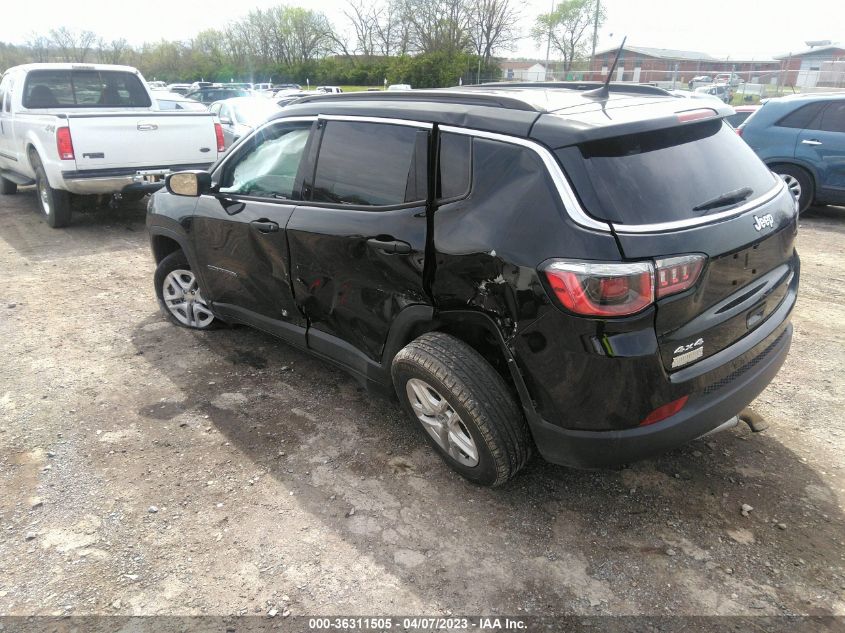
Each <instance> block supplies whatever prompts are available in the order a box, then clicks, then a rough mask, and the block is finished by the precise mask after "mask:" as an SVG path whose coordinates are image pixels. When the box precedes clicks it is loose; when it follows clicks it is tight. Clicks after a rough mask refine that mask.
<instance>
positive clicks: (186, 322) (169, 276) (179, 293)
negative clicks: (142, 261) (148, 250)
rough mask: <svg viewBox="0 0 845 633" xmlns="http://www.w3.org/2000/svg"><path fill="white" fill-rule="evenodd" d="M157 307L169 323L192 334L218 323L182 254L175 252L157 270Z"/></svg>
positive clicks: (163, 260) (162, 261)
mask: <svg viewBox="0 0 845 633" xmlns="http://www.w3.org/2000/svg"><path fill="white" fill-rule="evenodd" d="M155 289H156V296H157V297H158V305H159V308H161V311H162V312H163V313H164V316H166V317H167V318H168V319H169V320H170V322H171V323H173V324H175V325H179V326H181V327H186V328H190V329H193V330H208V329H210V328H212V327H215V326H216V325H217V323H218V320H217V319H216V318H215V316H214V313H213V312H212V311H211V309H210V308H209V307H208V304H207V303H206V301H205V299H204V298H203V296H202V293H201V292H200V287H199V283H198V281H197V278H196V275H194V273H193V271H192V270H191V266H190V264H189V263H188V259H187V258H186V257H185V254H184V253H183V252H182V251H175V252H173V253H171V254H170V255H168V256H167V257H165V258H164V259H162V260H161V262H160V263H159V265H158V266H157V267H156V272H155Z"/></svg>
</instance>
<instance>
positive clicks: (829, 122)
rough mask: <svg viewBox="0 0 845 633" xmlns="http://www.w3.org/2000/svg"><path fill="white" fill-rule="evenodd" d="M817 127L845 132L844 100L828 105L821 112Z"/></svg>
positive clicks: (826, 130) (829, 130) (828, 130)
mask: <svg viewBox="0 0 845 633" xmlns="http://www.w3.org/2000/svg"><path fill="white" fill-rule="evenodd" d="M817 129H819V130H823V131H825V132H845V101H843V102H841V103H831V104H830V105H828V106H827V108H826V109H825V111H824V112H823V113H822V118H821V121H820V122H819V125H818V126H817Z"/></svg>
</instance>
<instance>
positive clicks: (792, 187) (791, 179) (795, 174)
mask: <svg viewBox="0 0 845 633" xmlns="http://www.w3.org/2000/svg"><path fill="white" fill-rule="evenodd" d="M772 171H773V172H775V173H776V174H777V175H778V176H780V177H781V178H782V179H783V181H784V182H785V183H786V186H787V187H789V191H790V193H791V194H792V195H793V197H795V198H797V199H798V213H803V212H804V211H805V210H806V209H807V207H809V206H810V205H811V204H812V203H813V198H815V196H816V192H815V186H814V184H813V178H812V177H811V176H810V174H809V173H807V171H805V170H804V169H801V168H800V167H796V166H794V165H774V166H773V167H772Z"/></svg>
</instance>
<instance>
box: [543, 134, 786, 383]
mask: <svg viewBox="0 0 845 633" xmlns="http://www.w3.org/2000/svg"><path fill="white" fill-rule="evenodd" d="M558 154H559V155H560V156H562V157H563V159H564V164H567V165H570V166H571V168H570V170H569V171H570V176H571V177H573V180H574V182H575V184H576V188H577V189H578V192H579V194H580V196H581V198H582V200H583V201H584V203H585V205H586V206H587V208H588V211H589V212H590V213H591V214H593V215H594V216H596V217H598V218H601V219H603V220H606V221H609V222H610V223H611V225H612V227H613V229H614V232H615V233H616V236H617V239H618V241H619V244H620V246H621V248H622V252H623V255H624V257H625V258H626V259H630V260H642V259H651V260H653V261H656V262H660V261H661V260H664V259H668V258H672V257H677V256H683V255H699V254H700V255H704V256H705V257H706V259H705V260H704V264H703V269H702V271H701V273H700V277H699V278H698V282H697V283H696V284H695V285H694V286H692V287H691V288H690V289H689V290H686V291H684V292H681V293H679V294H673V295H670V296H666V297H665V298H662V299H661V298H660V297H659V296H658V299H657V311H656V318H655V328H656V331H657V335H658V341H659V344H660V349H661V354H662V357H663V361H664V365H665V367H666V369H667V370H669V371H672V370H675V369H679V368H681V367H684V366H687V365H689V364H691V363H694V362H697V361H698V360H701V359H703V358H707V357H708V356H712V355H713V354H715V353H717V352H719V351H721V350H723V349H725V348H726V347H728V346H730V345H731V344H732V343H734V342H735V341H737V340H739V339H740V338H742V337H743V336H745V335H746V334H748V333H749V332H751V331H752V330H755V329H756V328H758V327H761V326H763V324H764V323H766V322H767V320H768V318H769V317H770V316H771V315H772V314H773V313H774V312H775V311H776V310H777V308H778V306H779V305H780V304H781V302H782V301H783V300H784V298H785V297H786V295H787V293H788V292H789V288H790V285H791V284H792V283H793V281H796V282H797V280H794V274H795V272H796V271H797V266H798V261H797V257H796V256H795V250H794V240H795V233H796V228H797V224H796V211H795V202H794V199H793V198H792V197H791V196H790V194H789V193H788V192H787V191H786V189H785V187H784V186H783V183H782V182H781V181H780V179H779V178H777V177H776V176H774V174H772V173H771V172H770V171H769V170H768V168H766V166H765V165H764V164H763V163H762V162H761V161H760V160H759V159H758V158H757V156H756V155H755V154H754V153H753V151H752V150H751V149H750V148H749V147H748V146H747V145H746V144H745V143H744V142H742V140H741V139H740V138H739V137H738V136H737V135H736V133H735V132H734V131H733V130H732V129H731V128H730V127H729V126H727V124H723V123H722V121H721V120H719V119H716V120H710V121H703V122H697V123H691V124H687V125H681V126H677V127H674V128H668V129H665V130H658V131H655V132H648V133H644V134H632V135H627V136H621V137H616V138H611V139H606V140H602V141H595V142H591V143H586V144H584V145H582V146H580V147H571V148H565V149H564V150H559V151H558ZM689 270H690V269H689V268H688V269H686V270H684V269H681V268H679V269H676V271H675V272H676V274H677V275H679V276H682V275H684V274H687V273H688V272H689ZM658 277H659V275H658ZM661 283H666V284H667V285H672V284H673V280H672V279H660V278H658V283H657V291H658V293H659V291H660V288H661Z"/></svg>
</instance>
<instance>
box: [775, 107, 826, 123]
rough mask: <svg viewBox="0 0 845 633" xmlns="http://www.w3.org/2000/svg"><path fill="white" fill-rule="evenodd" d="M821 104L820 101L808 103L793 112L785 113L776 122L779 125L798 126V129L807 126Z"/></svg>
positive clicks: (818, 110) (817, 112) (819, 110)
mask: <svg viewBox="0 0 845 633" xmlns="http://www.w3.org/2000/svg"><path fill="white" fill-rule="evenodd" d="M823 106H824V103H822V102H820V101H819V102H816V103H808V104H807V105H805V106H801V107H800V108H798V109H797V110H796V111H795V112H790V113H789V114H787V115H786V116H785V117H783V118H782V119H781V120H780V121H778V122H777V125H779V126H780V127H792V128H798V129H799V130H803V129H804V128H808V127H810V124H811V123H812V122H813V121H814V120H815V118H816V117H817V116H818V114H819V112H821V109H822V107H823Z"/></svg>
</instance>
